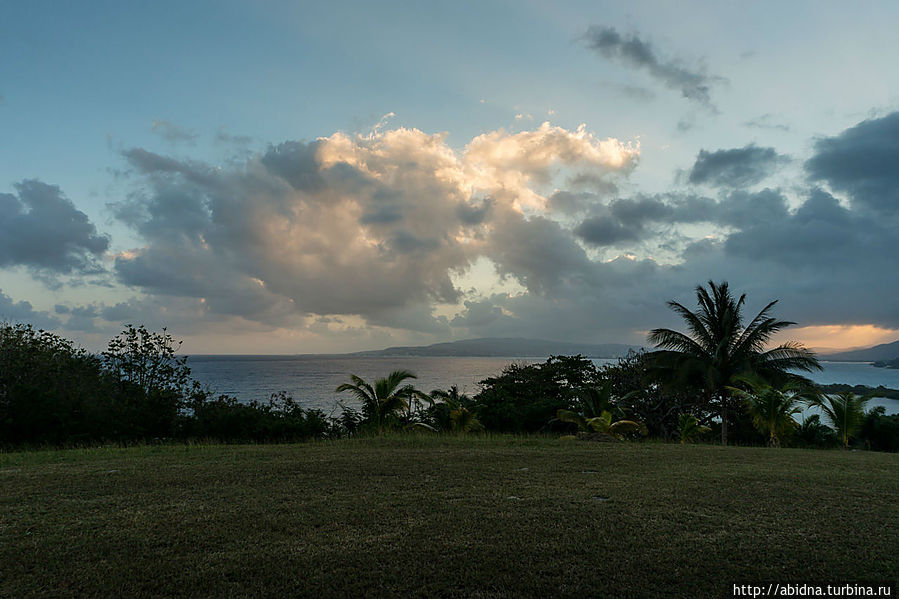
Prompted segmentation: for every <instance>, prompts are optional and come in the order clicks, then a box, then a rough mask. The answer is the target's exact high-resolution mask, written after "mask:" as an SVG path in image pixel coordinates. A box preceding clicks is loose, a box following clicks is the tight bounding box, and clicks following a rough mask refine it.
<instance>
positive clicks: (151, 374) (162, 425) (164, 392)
mask: <svg viewBox="0 0 899 599" xmlns="http://www.w3.org/2000/svg"><path fill="white" fill-rule="evenodd" d="M180 346H181V343H180V342H176V341H175V338H174V337H172V336H171V335H170V334H169V333H168V331H167V330H166V329H165V328H163V329H162V332H161V333H157V332H154V331H150V330H148V329H147V328H146V327H145V326H143V325H140V326H138V327H135V326H134V325H131V324H128V325H126V326H125V330H124V331H122V333H120V334H119V335H117V336H116V337H114V338H113V339H112V340H110V342H109V344H108V346H107V349H106V351H104V352H103V354H102V357H103V365H104V369H105V371H106V373H107V374H108V376H109V377H111V379H112V380H113V382H114V385H115V389H116V391H117V393H118V403H119V407H120V409H121V417H122V418H123V419H124V421H125V424H124V425H125V427H126V428H128V429H130V430H131V431H132V436H137V437H141V438H153V437H172V436H174V435H175V434H176V432H177V431H176V428H177V426H178V424H179V417H180V416H181V415H182V412H183V410H184V409H186V408H187V407H188V402H189V401H190V398H191V395H193V394H202V391H201V389H200V385H199V383H197V382H195V381H194V380H193V379H192V378H191V377H190V368H188V366H187V356H182V357H178V356H176V355H175V352H176V351H177V350H178V348H179V347H180Z"/></svg>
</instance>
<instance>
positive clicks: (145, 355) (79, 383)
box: [0, 323, 352, 446]
mask: <svg viewBox="0 0 899 599" xmlns="http://www.w3.org/2000/svg"><path fill="white" fill-rule="evenodd" d="M178 345H179V344H178V343H177V342H176V341H175V339H174V338H173V337H172V336H171V335H169V334H168V333H167V332H166V331H165V329H163V331H162V332H161V333H156V332H152V331H148V330H147V329H146V328H145V327H143V326H139V327H134V326H132V325H127V326H126V328H125V330H124V331H123V332H122V333H121V334H120V335H118V336H116V337H115V338H114V339H113V340H112V341H110V342H109V346H108V348H107V350H106V351H104V352H103V353H102V354H101V355H100V356H94V355H91V354H89V353H88V352H86V351H85V350H83V349H79V348H76V347H75V346H74V344H72V342H70V341H68V340H67V339H64V338H62V337H60V336H58V335H54V334H52V333H48V332H46V331H35V330H34V328H32V327H31V326H29V325H27V324H15V325H14V324H9V323H0V446H16V445H22V444H38V445H77V444H94V443H103V442H108V441H114V442H118V443H133V442H146V441H155V440H159V439H188V438H209V439H216V440H220V441H256V442H263V441H298V440H302V439H310V438H323V437H326V436H330V435H333V434H340V433H342V432H343V428H342V427H343V425H344V424H347V425H351V423H352V412H349V414H347V415H345V416H344V417H343V418H342V419H339V420H338V421H337V422H336V423H335V422H332V421H330V420H329V419H328V418H327V417H326V416H325V414H324V413H323V412H321V411H319V410H304V409H302V408H301V407H300V406H299V404H298V403H297V402H296V401H294V400H293V398H291V397H289V396H287V395H285V394H283V393H281V394H277V395H273V396H272V397H271V399H270V400H269V401H268V402H265V403H263V402H258V401H253V402H250V403H241V402H238V401H237V400H236V399H234V398H231V397H227V396H220V397H218V398H215V399H213V398H212V397H211V393H210V392H208V391H206V390H203V389H202V388H201V386H200V384H199V383H197V382H196V381H194V380H193V379H192V378H191V376H190V369H189V368H188V367H187V358H186V357H178V356H176V355H175V351H176V350H177V348H178ZM350 432H352V431H350Z"/></svg>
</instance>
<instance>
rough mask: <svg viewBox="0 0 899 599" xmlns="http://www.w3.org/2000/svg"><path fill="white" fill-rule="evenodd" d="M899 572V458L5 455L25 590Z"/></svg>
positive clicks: (324, 591)
mask: <svg viewBox="0 0 899 599" xmlns="http://www.w3.org/2000/svg"><path fill="white" fill-rule="evenodd" d="M897 578H899V455H895V454H884V453H874V452H843V451H811V450H805V451H800V450H789V449H783V450H769V449H763V448H721V447H715V446H679V445H663V444H610V443H587V442H574V441H559V440H552V439H540V438H492V439H490V438H488V439H464V440H462V439H451V438H424V437H421V438H418V437H407V438H396V439H370V440H346V441H335V442H322V443H309V444H300V445H281V446H161V447H143V448H135V449H93V450H69V451H45V452H26V453H11V454H0V595H2V596H5V597H28V596H86V595H87V596H104V597H108V596H118V597H121V596H135V597H136V596H140V597H145V596H172V595H176V596H205V595H213V596H298V595H309V596H332V595H347V596H362V595H368V596H373V595H392V594H400V595H440V596H480V597H491V596H559V595H577V596H597V595H598V596H620V597H641V596H685V597H700V596H724V597H730V596H732V585H733V584H734V583H753V582H755V583H758V582H760V581H766V582H767V581H774V582H788V581H799V582H814V581H817V582H828V581H830V582H847V581H880V582H886V581H895V580H896V579H897Z"/></svg>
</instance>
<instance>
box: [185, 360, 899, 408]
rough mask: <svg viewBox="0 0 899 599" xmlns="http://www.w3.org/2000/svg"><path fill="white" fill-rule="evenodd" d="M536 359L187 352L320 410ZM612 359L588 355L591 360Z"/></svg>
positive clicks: (864, 371) (886, 402)
mask: <svg viewBox="0 0 899 599" xmlns="http://www.w3.org/2000/svg"><path fill="white" fill-rule="evenodd" d="M542 361H543V359H538V358H444V357H439V358H438V357H423V356H422V357H409V356H406V357H395V358H347V357H341V356H336V357H321V356H315V357H312V356H192V357H191V358H190V360H189V362H188V365H189V366H190V367H191V370H192V372H193V376H194V377H195V378H196V379H197V380H198V381H200V382H201V383H203V384H204V385H208V386H209V387H210V388H212V389H213V390H214V391H215V392H216V393H226V394H228V395H232V396H235V397H237V398H238V399H240V400H242V401H250V400H253V399H262V400H264V399H268V398H269V397H270V396H271V394H272V393H277V392H279V391H286V392H287V393H288V394H289V395H291V396H293V397H294V398H295V399H297V400H298V401H300V402H301V404H302V405H303V406H305V407H308V408H319V409H322V410H324V411H325V412H326V413H330V412H331V411H332V410H334V409H335V407H336V405H337V401H338V400H340V401H342V402H344V403H345V404H346V405H353V404H354V402H353V401H352V400H351V399H350V398H349V396H345V397H343V398H341V397H339V396H337V395H336V394H335V393H334V388H335V387H337V386H338V385H339V384H341V383H344V382H347V381H348V380H349V375H350V374H351V373H352V374H357V375H359V376H361V377H362V378H363V379H366V380H371V379H374V378H378V377H383V376H385V375H387V374H388V373H389V372H391V371H392V370H397V369H406V370H411V371H412V372H414V373H415V374H417V375H418V379H417V380H416V381H413V382H414V383H415V385H416V386H417V387H418V388H419V389H422V390H424V391H431V390H432V389H446V388H447V387H449V386H450V385H454V384H455V385H458V386H459V388H460V389H462V390H464V391H465V392H466V393H468V394H469V395H474V394H475V393H477V392H478V391H479V390H480V385H479V384H478V382H479V381H481V380H483V379H485V378H487V377H489V376H493V375H496V374H499V373H500V372H502V370H503V368H505V367H506V366H508V365H509V364H510V363H512V362H518V363H522V364H532V363H535V362H542ZM615 361H616V360H603V359H594V360H593V362H594V363H596V364H597V365H602V364H606V363H609V362H615ZM822 364H823V366H824V371H823V372H818V373H813V374H812V375H811V378H812V379H813V380H814V381H816V382H818V383H822V384H827V383H847V384H850V385H870V386H872V387H876V386H877V385H883V386H885V387H890V388H893V389H899V370H889V369H886V368H874V367H873V366H871V364H869V363H864V362H823V363H822ZM880 405H882V406H884V407H885V408H886V410H887V413H890V414H893V413H899V400H893V399H882V398H880V399H874V400H872V401H871V402H870V403H869V404H868V406H869V407H875V406H880Z"/></svg>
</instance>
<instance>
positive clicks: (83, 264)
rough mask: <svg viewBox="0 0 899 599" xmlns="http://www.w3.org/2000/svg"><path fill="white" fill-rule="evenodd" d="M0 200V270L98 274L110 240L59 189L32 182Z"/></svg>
mask: <svg viewBox="0 0 899 599" xmlns="http://www.w3.org/2000/svg"><path fill="white" fill-rule="evenodd" d="M13 187H14V188H15V190H16V194H15V195H13V194H8V193H4V194H0V267H9V266H26V267H28V268H30V269H32V270H35V271H40V272H43V273H44V274H51V275H52V274H68V273H73V272H74V273H82V274H84V273H96V272H99V271H100V270H101V267H100V265H99V263H98V259H99V258H100V257H101V256H103V254H104V253H105V252H106V250H107V248H108V247H109V239H108V238H107V237H106V236H104V235H100V234H99V233H97V229H96V227H95V226H94V224H93V223H91V222H90V220H89V219H88V217H87V215H86V214H84V213H83V212H81V211H80V210H78V209H77V208H75V205H74V204H73V203H72V201H71V200H69V199H68V198H67V197H65V196H64V195H63V194H62V192H61V191H60V189H59V187H56V186H55V185H47V184H46V183H42V182H40V181H37V180H34V179H29V180H24V181H22V182H20V183H17V184H15V185H14V186H13Z"/></svg>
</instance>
